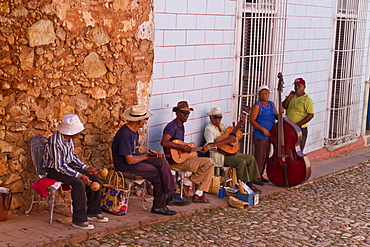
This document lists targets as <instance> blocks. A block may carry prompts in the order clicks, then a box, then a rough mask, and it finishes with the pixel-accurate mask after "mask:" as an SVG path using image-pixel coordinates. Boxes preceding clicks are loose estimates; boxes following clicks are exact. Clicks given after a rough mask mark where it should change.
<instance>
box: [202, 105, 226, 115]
mask: <svg viewBox="0 0 370 247" xmlns="http://www.w3.org/2000/svg"><path fill="white" fill-rule="evenodd" d="M206 114H207V116H215V115H222V114H223V113H222V112H221V109H220V108H219V107H213V108H212V109H211V111H210V112H207V113H206Z"/></svg>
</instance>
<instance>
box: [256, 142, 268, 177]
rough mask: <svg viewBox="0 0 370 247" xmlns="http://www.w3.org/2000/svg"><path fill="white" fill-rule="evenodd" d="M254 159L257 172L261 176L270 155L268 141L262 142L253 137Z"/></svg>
mask: <svg viewBox="0 0 370 247" xmlns="http://www.w3.org/2000/svg"><path fill="white" fill-rule="evenodd" d="M253 144H254V157H255V158H256V161H257V165H258V170H259V172H260V175H261V176H262V174H263V172H264V171H265V168H266V162H267V159H268V157H269V153H270V140H262V139H259V138H257V137H255V136H253Z"/></svg>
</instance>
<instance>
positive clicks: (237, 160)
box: [204, 107, 260, 192]
mask: <svg viewBox="0 0 370 247" xmlns="http://www.w3.org/2000/svg"><path fill="white" fill-rule="evenodd" d="M206 114H207V116H209V119H210V122H209V123H208V124H207V126H206V127H205V129H204V139H205V140H206V142H207V143H213V144H214V145H216V146H217V147H221V146H224V145H227V144H229V143H235V142H236V141H237V138H236V137H235V135H230V136H229V137H227V138H225V139H223V140H221V141H216V139H217V138H218V137H220V136H221V135H223V134H225V132H226V128H225V126H224V125H223V124H222V123H221V120H222V115H223V113H222V112H221V109H220V108H219V107H213V108H212V109H211V111H210V112H207V113H206ZM245 119H246V116H242V117H241V118H240V121H242V122H243V123H244V122H245ZM210 157H211V159H212V160H213V161H214V162H215V167H223V166H224V165H227V166H230V167H234V168H236V175H237V178H238V179H240V180H241V181H242V182H244V183H246V185H247V186H248V187H249V188H251V189H252V190H253V191H255V192H258V191H259V192H260V190H259V189H258V188H257V187H256V186H254V185H253V184H252V180H254V179H256V178H259V177H260V176H259V172H258V167H257V162H256V159H255V158H254V157H253V155H249V154H243V153H239V152H238V153H236V154H235V155H233V156H229V155H228V156H226V155H224V154H222V153H220V152H218V151H210Z"/></svg>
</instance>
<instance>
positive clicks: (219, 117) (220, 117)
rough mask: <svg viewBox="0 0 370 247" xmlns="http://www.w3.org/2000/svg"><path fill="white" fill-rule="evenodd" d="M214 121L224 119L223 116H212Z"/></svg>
mask: <svg viewBox="0 0 370 247" xmlns="http://www.w3.org/2000/svg"><path fill="white" fill-rule="evenodd" d="M212 118H214V119H222V116H212Z"/></svg>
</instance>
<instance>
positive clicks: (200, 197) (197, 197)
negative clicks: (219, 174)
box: [192, 193, 209, 203]
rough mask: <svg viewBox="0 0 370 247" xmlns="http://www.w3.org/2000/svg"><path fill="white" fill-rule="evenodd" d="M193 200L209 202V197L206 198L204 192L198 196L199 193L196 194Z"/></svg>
mask: <svg viewBox="0 0 370 247" xmlns="http://www.w3.org/2000/svg"><path fill="white" fill-rule="evenodd" d="M192 201H193V202H200V203H208V202H209V199H207V198H206V196H205V195H204V193H203V195H202V196H198V195H197V194H194V196H193V199H192Z"/></svg>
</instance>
